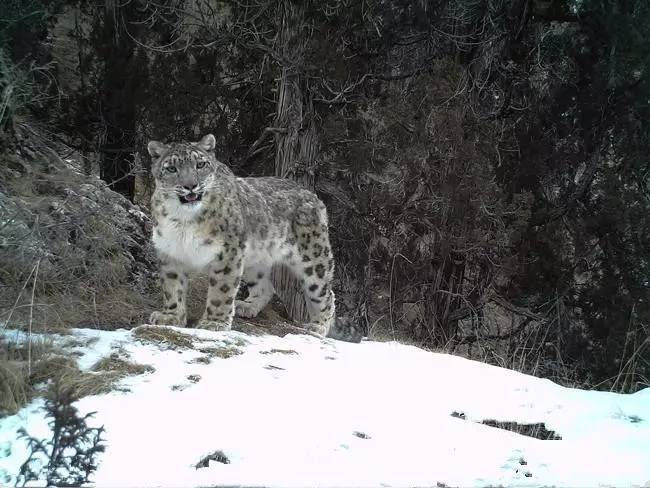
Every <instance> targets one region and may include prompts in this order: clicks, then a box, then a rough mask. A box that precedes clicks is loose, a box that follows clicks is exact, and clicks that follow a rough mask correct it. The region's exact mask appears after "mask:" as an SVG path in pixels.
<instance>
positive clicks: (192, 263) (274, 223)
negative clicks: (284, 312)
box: [147, 134, 361, 342]
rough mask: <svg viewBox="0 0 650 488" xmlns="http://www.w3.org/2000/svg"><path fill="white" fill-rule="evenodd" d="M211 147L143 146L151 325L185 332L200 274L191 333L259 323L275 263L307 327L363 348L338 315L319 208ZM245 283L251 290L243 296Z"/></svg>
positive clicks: (301, 192)
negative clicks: (191, 287)
mask: <svg viewBox="0 0 650 488" xmlns="http://www.w3.org/2000/svg"><path fill="white" fill-rule="evenodd" d="M215 146H216V139H215V137H214V136H213V135H212V134H208V135H206V136H205V137H203V138H202V139H201V140H200V141H198V142H171V143H163V142H158V141H150V142H149V143H148V145H147V149H148V151H149V154H150V156H151V158H152V164H151V171H152V174H153V177H154V180H155V190H154V192H153V195H152V198H151V213H152V220H153V236H152V240H153V244H154V247H155V249H156V252H157V254H158V257H159V260H160V278H161V282H162V291H163V297H164V307H163V310H160V311H155V312H153V313H152V314H151V317H150V323H152V324H157V325H176V326H182V327H185V326H187V287H188V280H189V277H190V276H191V275H192V274H194V273H204V274H207V276H208V293H207V301H206V306H205V312H204V313H203V316H202V317H201V318H200V319H199V320H198V323H197V324H196V327H198V328H205V329H211V330H230V329H231V327H232V323H233V317H234V315H235V314H237V315H238V316H241V317H255V316H256V315H257V314H258V313H259V312H260V311H261V310H262V309H263V308H264V307H265V306H266V305H267V304H268V302H269V301H270V300H271V298H272V297H273V295H274V292H275V290H274V287H273V284H272V281H271V267H272V266H273V265H274V264H277V263H281V264H284V265H286V266H288V267H289V269H290V270H291V271H292V272H293V273H294V274H295V276H296V277H297V278H298V280H299V281H300V283H301V285H302V288H303V293H304V298H305V302H306V304H307V310H308V313H309V322H308V323H307V324H304V326H305V328H306V329H308V330H310V331H312V332H313V333H315V334H317V335H320V336H328V337H333V338H336V339H342V340H346V341H349V342H359V340H360V339H361V333H360V330H359V328H358V327H356V326H354V324H352V323H351V322H350V321H349V320H348V321H343V320H337V318H336V314H335V296H334V291H333V290H332V280H333V275H334V257H333V254H332V246H331V244H330V240H329V228H328V216H327V211H326V208H325V205H324V203H323V202H322V201H321V200H320V199H319V198H318V197H317V196H316V194H314V193H313V192H311V191H309V190H307V189H304V188H302V187H300V186H299V185H298V184H297V183H295V182H293V181H291V180H288V179H282V178H276V177H248V178H240V177H237V176H235V174H234V173H233V172H232V170H231V169H230V168H229V167H228V166H227V165H226V164H224V163H222V162H221V161H219V160H218V159H217V157H216V153H215ZM242 282H243V283H245V285H246V286H247V288H248V296H247V297H246V298H243V299H241V298H238V289H239V287H240V284H241V283H242Z"/></svg>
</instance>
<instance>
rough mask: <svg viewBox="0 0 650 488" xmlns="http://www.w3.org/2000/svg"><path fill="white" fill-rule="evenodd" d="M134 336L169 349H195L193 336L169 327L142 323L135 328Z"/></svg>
mask: <svg viewBox="0 0 650 488" xmlns="http://www.w3.org/2000/svg"><path fill="white" fill-rule="evenodd" d="M133 336H134V337H135V338H136V339H138V340H140V341H142V342H150V343H152V344H156V345H157V346H160V347H165V348H167V349H179V348H180V349H194V343H193V342H192V337H191V336H189V335H188V334H183V333H181V332H178V331H176V330H174V329H171V328H169V327H161V326H156V325H141V326H139V327H136V328H135V329H133Z"/></svg>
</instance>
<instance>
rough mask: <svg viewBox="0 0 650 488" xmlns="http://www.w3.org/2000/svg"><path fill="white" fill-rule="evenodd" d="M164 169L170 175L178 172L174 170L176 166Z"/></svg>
mask: <svg viewBox="0 0 650 488" xmlns="http://www.w3.org/2000/svg"><path fill="white" fill-rule="evenodd" d="M165 169H166V170H167V171H169V172H170V173H176V172H177V171H178V170H177V169H176V166H167V167H166V168H165Z"/></svg>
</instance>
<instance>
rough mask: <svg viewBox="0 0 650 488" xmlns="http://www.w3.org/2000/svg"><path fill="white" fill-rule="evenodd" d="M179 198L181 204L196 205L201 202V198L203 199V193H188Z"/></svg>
mask: <svg viewBox="0 0 650 488" xmlns="http://www.w3.org/2000/svg"><path fill="white" fill-rule="evenodd" d="M178 198H179V200H180V201H181V203H183V204H185V203H196V202H200V201H201V198H203V193H194V192H191V193H188V194H187V195H179V196H178Z"/></svg>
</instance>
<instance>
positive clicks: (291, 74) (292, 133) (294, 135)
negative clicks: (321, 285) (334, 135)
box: [273, 0, 319, 322]
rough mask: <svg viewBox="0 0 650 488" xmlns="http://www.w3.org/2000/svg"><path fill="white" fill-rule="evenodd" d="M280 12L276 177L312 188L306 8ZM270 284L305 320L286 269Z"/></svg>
mask: <svg viewBox="0 0 650 488" xmlns="http://www.w3.org/2000/svg"><path fill="white" fill-rule="evenodd" d="M279 10H280V26H279V32H278V37H277V40H278V43H277V50H278V51H279V52H280V53H281V55H282V60H283V61H282V62H283V65H282V67H281V69H282V72H281V76H280V80H279V86H278V101H277V108H276V117H275V122H274V126H275V127H279V128H282V129H285V130H283V131H276V132H275V148H276V150H275V175H276V176H278V177H280V178H293V179H295V180H297V181H298V182H300V183H301V184H303V185H304V186H306V187H307V188H313V186H314V172H315V164H316V157H317V155H318V150H319V144H318V133H317V128H316V125H315V121H314V106H313V103H312V99H311V93H310V92H309V87H308V81H307V80H306V78H305V77H304V76H302V75H301V67H302V65H303V62H304V57H305V48H306V43H307V42H308V41H309V38H308V37H307V36H305V32H308V29H306V28H305V17H304V13H305V7H304V6H303V5H302V4H299V5H298V4H295V3H292V2H290V1H288V0H285V1H283V2H282V4H281V6H280V7H279ZM289 63H290V64H289ZM273 284H274V286H275V289H276V292H277V294H278V296H280V298H281V299H282V301H283V302H284V303H285V305H286V307H287V311H288V313H289V315H290V317H291V318H292V319H294V320H296V321H298V322H304V321H306V320H308V315H307V308H306V304H305V299H304V296H303V292H302V286H301V284H300V283H299V282H298V280H297V279H296V277H295V276H294V275H293V274H292V273H291V272H290V271H289V269H288V268H286V267H280V268H278V269H276V270H274V273H273Z"/></svg>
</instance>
